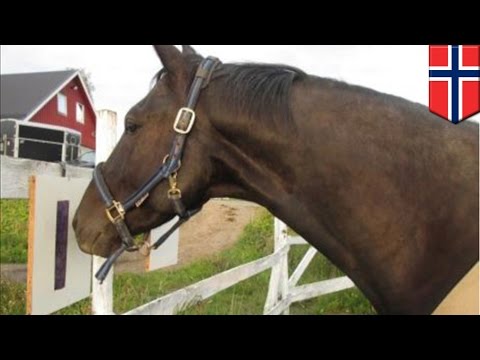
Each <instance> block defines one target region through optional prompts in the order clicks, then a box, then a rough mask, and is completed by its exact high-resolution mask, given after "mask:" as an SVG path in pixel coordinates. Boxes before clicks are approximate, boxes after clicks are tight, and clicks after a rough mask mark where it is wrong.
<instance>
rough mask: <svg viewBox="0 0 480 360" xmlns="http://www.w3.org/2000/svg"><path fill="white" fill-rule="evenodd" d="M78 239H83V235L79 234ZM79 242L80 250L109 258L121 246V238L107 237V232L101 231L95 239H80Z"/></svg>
mask: <svg viewBox="0 0 480 360" xmlns="http://www.w3.org/2000/svg"><path fill="white" fill-rule="evenodd" d="M77 239H82V237H79V236H77ZM78 244H79V247H80V250H81V251H82V252H83V253H85V254H87V255H93V256H99V257H102V258H108V257H109V256H110V255H112V254H113V253H114V252H115V251H116V250H117V249H118V248H119V247H120V238H119V237H115V238H113V239H110V238H108V239H107V235H106V234H104V233H103V232H99V233H98V234H97V235H96V236H95V239H94V240H93V241H87V242H83V241H78Z"/></svg>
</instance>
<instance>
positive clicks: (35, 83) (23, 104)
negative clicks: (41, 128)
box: [0, 70, 92, 121]
mask: <svg viewBox="0 0 480 360" xmlns="http://www.w3.org/2000/svg"><path fill="white" fill-rule="evenodd" d="M78 75H79V72H78V71H75V70H66V71H54V72H42V73H28V74H5V75H3V74H2V75H1V79H0V80H1V81H0V85H1V89H0V90H1V91H0V94H1V96H0V118H2V119H17V120H27V121H28V120H30V118H32V117H33V116H34V115H35V114H36V113H37V112H38V111H39V110H40V109H41V108H42V107H43V106H44V105H45V104H46V103H47V102H48V101H50V99H52V98H53V97H54V96H55V95H57V93H58V92H60V90H62V89H63V88H64V87H65V86H66V85H67V84H68V83H69V82H70V81H72V80H73V79H74V78H75V77H76V76H78ZM80 80H81V77H80ZM81 82H82V85H84V84H83V81H81ZM87 94H88V91H87ZM87 96H88V95H87ZM89 100H90V102H91V99H89ZM91 105H92V104H91Z"/></svg>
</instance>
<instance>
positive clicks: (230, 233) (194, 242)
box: [1, 200, 260, 282]
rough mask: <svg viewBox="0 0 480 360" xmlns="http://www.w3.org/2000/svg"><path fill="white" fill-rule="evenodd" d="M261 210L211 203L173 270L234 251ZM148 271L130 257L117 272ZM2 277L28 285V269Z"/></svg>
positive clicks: (187, 232) (9, 269) (184, 238)
mask: <svg viewBox="0 0 480 360" xmlns="http://www.w3.org/2000/svg"><path fill="white" fill-rule="evenodd" d="M259 209H260V208H259V207H258V206H257V205H255V204H252V203H248V202H243V201H236V200H213V201H211V202H209V203H208V204H207V205H206V206H205V207H204V209H203V211H202V212H201V213H200V214H198V215H197V216H195V217H194V218H193V219H192V220H191V221H190V222H189V223H187V224H185V225H184V226H183V227H182V228H181V229H180V250H179V263H178V264H177V265H176V266H174V267H172V268H175V267H181V266H185V265H188V264H190V263H192V262H193V261H196V260H199V259H204V258H208V257H210V256H212V255H214V254H217V253H219V252H221V251H223V250H225V249H228V248H230V247H232V246H233V245H234V244H235V243H236V241H238V239H239V236H240V234H241V233H242V231H243V229H244V228H245V226H246V225H248V224H249V223H250V222H251V221H252V220H253V219H254V218H255V216H256V215H257V214H258V211H259ZM144 268H145V258H144V257H142V256H139V255H138V254H127V255H126V256H125V257H124V258H122V259H121V261H120V262H119V264H118V265H117V266H116V267H115V271H116V272H117V273H122V272H143V271H144ZM1 276H2V278H3V279H7V280H10V281H15V282H26V278H27V276H26V265H8V264H1Z"/></svg>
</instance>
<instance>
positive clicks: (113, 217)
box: [105, 201, 125, 224]
mask: <svg viewBox="0 0 480 360" xmlns="http://www.w3.org/2000/svg"><path fill="white" fill-rule="evenodd" d="M113 211H116V212H117V213H116V214H114V213H113ZM105 212H106V213H107V217H108V220H110V221H111V222H112V223H113V224H116V223H117V222H119V221H120V220H124V219H125V209H124V208H123V206H122V204H121V203H119V202H118V201H114V202H113V205H112V206H111V207H109V208H107V209H106V210H105Z"/></svg>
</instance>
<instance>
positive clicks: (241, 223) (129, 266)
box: [116, 200, 259, 273]
mask: <svg viewBox="0 0 480 360" xmlns="http://www.w3.org/2000/svg"><path fill="white" fill-rule="evenodd" d="M258 211H259V207H258V206H257V205H255V204H252V203H248V202H244V201H236V200H213V201H210V202H209V203H208V204H207V205H206V206H205V207H204V208H203V210H202V212H201V213H199V214H198V215H197V216H195V217H194V218H193V219H192V220H190V222H188V223H187V224H185V225H184V226H183V227H182V228H181V229H180V249H179V255H178V257H179V262H178V264H177V265H176V266H173V267H171V269H172V268H176V267H182V266H185V265H188V264H190V263H192V262H193V261H196V260H200V259H205V258H208V257H209V256H212V255H214V254H217V253H219V252H222V251H223V250H225V249H228V248H230V247H232V246H233V245H234V244H235V243H236V241H238V239H239V236H240V235H241V233H242V232H243V229H244V228H245V226H247V225H248V224H249V223H250V222H251V221H252V220H253V219H254V218H255V216H256V214H258ZM144 261H145V260H144V258H143V257H142V256H139V255H138V254H126V255H125V256H124V258H122V259H121V260H120V262H119V264H118V265H117V266H116V271H117V272H119V273H122V272H142V271H143V268H144Z"/></svg>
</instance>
